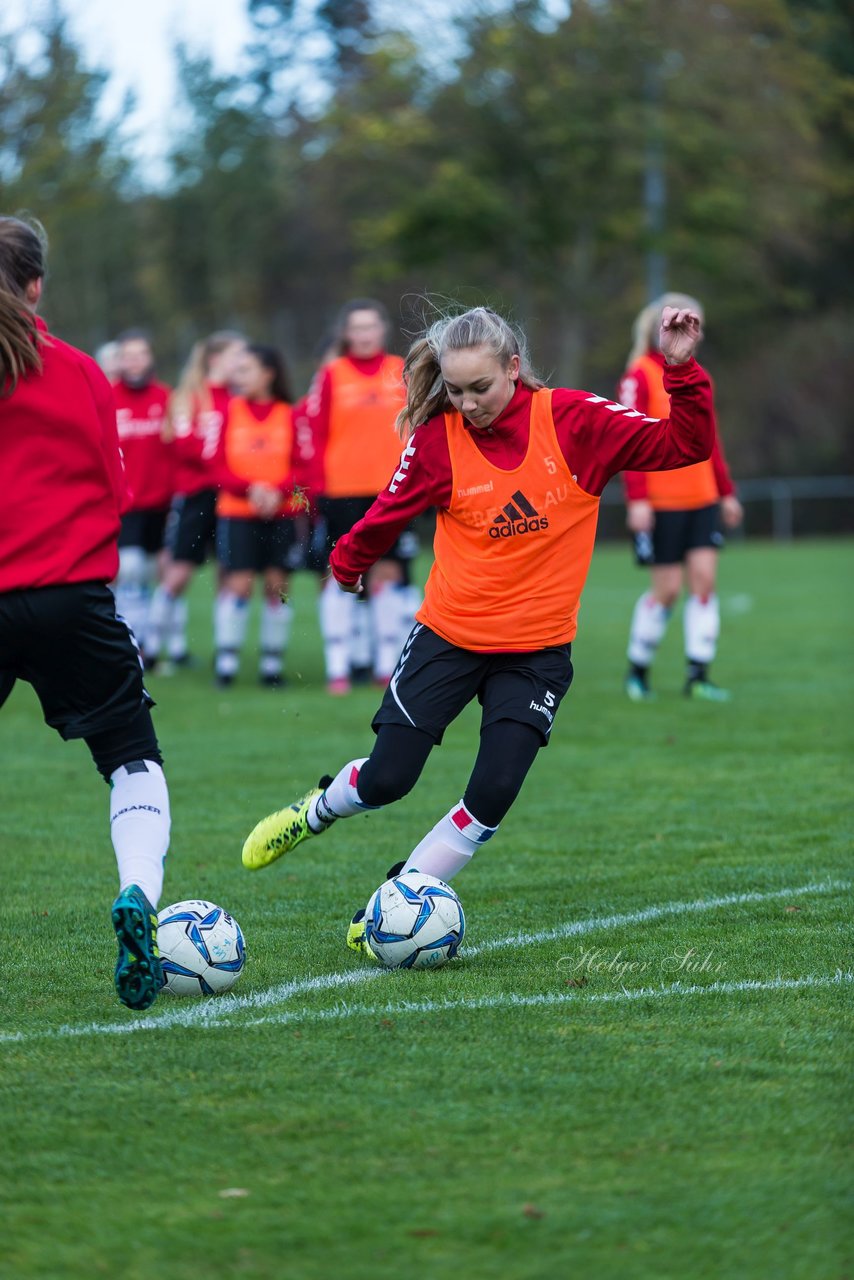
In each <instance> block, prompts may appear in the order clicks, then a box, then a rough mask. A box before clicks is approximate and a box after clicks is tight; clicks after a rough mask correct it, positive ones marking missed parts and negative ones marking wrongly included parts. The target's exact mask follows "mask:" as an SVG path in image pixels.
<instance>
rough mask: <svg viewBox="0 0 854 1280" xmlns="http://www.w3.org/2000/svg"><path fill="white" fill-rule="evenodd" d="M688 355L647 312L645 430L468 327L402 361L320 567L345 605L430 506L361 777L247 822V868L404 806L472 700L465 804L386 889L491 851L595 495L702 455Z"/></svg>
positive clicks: (559, 683)
mask: <svg viewBox="0 0 854 1280" xmlns="http://www.w3.org/2000/svg"><path fill="white" fill-rule="evenodd" d="M699 337H700V321H699V318H698V317H697V316H696V315H694V314H693V313H692V312H691V311H690V310H688V309H681V310H676V309H669V308H668V309H666V310H665V311H664V315H663V318H662V333H661V350H662V352H663V354H664V356H665V359H666V360H667V364H668V368H667V370H666V372H665V385H666V387H667V389H668V391H669V392H670V394H671V396H672V416H671V417H670V418H669V420H664V421H660V422H650V421H645V420H644V419H643V418H641V416H640V415H639V414H633V413H630V412H628V411H627V410H625V409H624V408H623V407H622V406H621V405H616V404H609V403H608V402H607V401H603V399H602V397H601V396H595V395H589V394H588V393H587V392H586V391H570V390H566V389H562V388H558V389H556V390H554V391H551V390H549V389H548V388H546V387H545V386H544V385H543V383H542V382H541V381H540V379H539V378H537V377H536V375H535V374H534V373H533V371H532V369H531V366H530V363H529V360H528V355H527V351H526V346H525V340H524V336H523V335H522V334H521V333H519V332H518V331H516V330H514V329H513V328H512V327H511V326H510V325H509V324H508V323H507V322H506V321H505V320H503V319H502V318H501V317H500V316H498V315H496V313H495V312H494V311H490V310H489V309H488V308H485V307H477V308H475V309H473V310H471V311H468V312H466V313H464V314H463V315H460V316H456V317H454V318H450V319H443V320H440V321H437V323H436V324H435V325H433V326H432V327H431V329H430V330H429V331H428V333H427V334H426V336H425V337H424V338H422V339H420V340H419V341H417V342H416V343H415V344H414V345H413V347H412V349H411V350H410V352H409V355H408V357H407V363H406V385H407V405H406V408H405V411H404V412H403V413H402V414H401V418H400V424H401V430H402V431H404V432H406V433H407V435H408V443H407V445H406V448H405V450H404V452H403V456H402V458H401V462H400V466H399V467H398V469H397V471H396V472H395V474H394V475H393V477H392V479H391V481H390V482H389V484H388V486H387V488H386V489H385V490H384V491H383V492H382V493H381V494H380V495H379V497H378V498H377V500H376V502H375V503H374V504H373V505H372V506H371V508H370V510H369V511H368V513H367V515H366V516H365V517H364V518H363V519H362V520H360V521H359V522H358V524H356V525H355V526H354V528H353V529H352V530H351V531H350V532H349V533H348V534H345V535H344V536H343V537H341V538H340V539H339V541H338V543H337V545H336V546H335V548H334V550H333V552H332V556H331V558H330V565H331V569H332V572H333V574H334V575H335V577H336V579H337V581H338V582H339V583H340V584H341V586H342V588H343V590H345V591H350V592H353V591H357V590H358V589H359V586H360V584H361V581H362V577H363V575H364V574H365V573H366V572H367V571H368V569H369V568H370V567H371V565H373V564H375V563H376V561H377V560H378V559H379V558H380V557H381V556H382V555H383V554H384V553H385V552H386V550H387V549H388V548H389V547H390V546H392V545H393V543H394V540H395V539H396V538H397V537H398V536H399V534H400V532H401V531H402V530H403V529H404V528H405V527H406V526H407V524H408V523H409V521H410V520H411V519H413V517H415V516H417V515H418V514H419V513H420V512H422V511H425V510H426V509H427V508H428V507H431V506H435V507H437V508H438V518H437V526H436V537H435V543H434V551H435V560H434V564H433V568H432V570H431V572H430V577H429V579H428V582H427V587H426V591H425V598H424V604H423V605H422V607H421V608H420V609H419V611H418V621H417V623H416V625H415V627H414V628H413V630H412V632H411V634H410V636H409V638H408V640H407V641H406V644H405V646H404V649H403V652H402V654H401V656H400V660H399V662H398V664H397V667H396V669H395V672H394V675H393V677H392V680H391V683H390V685H389V687H388V689H387V690H386V693H385V696H384V698H383V701H382V705H381V706H380V708H379V710H378V711H377V713H376V715H375V716H374V720H373V726H372V727H373V729H374V731H375V733H376V735H377V736H376V742H375V744H374V749H373V751H372V752H371V755H370V757H368V758H367V759H358V760H351V761H349V763H347V764H346V765H345V766H344V767H343V768H342V769H340V770H339V772H338V774H337V775H336V776H335V777H334V778H331V777H327V778H323V779H321V782H320V785H319V786H318V788H317V789H315V790H313V791H311V792H309V793H308V795H306V796H304V797H303V798H302V800H299V801H297V802H296V803H295V804H293V805H291V806H290V808H287V809H283V810H282V811H281V812H279V813H275V814H272V815H271V816H270V817H268V818H265V819H263V820H262V821H261V822H260V823H259V824H258V825H257V826H256V828H255V829H254V831H252V833H251V834H250V835H249V837H248V838H247V840H246V842H245V844H244V846H243V863H244V866H246V867H248V868H249V869H252V870H254V869H257V868H260V867H264V866H267V865H269V864H270V863H271V862H273V861H275V860H276V858H279V857H281V855H282V854H284V853H287V852H288V851H289V850H291V849H293V848H295V847H296V845H298V844H299V843H300V841H301V840H304V839H305V838H306V837H307V836H312V835H319V834H321V832H323V831H326V830H327V828H328V827H329V826H331V825H332V824H333V823H334V822H336V821H337V820H338V819H339V818H347V817H351V816H352V815H354V814H357V813H364V812H365V811H366V810H368V809H376V808H379V807H381V806H383V805H386V804H390V803H392V802H393V801H395V800H399V799H400V798H401V797H402V796H404V795H406V794H407V792H409V791H410V790H411V789H412V787H413V786H414V785H415V783H416V781H417V780H418V777H419V775H420V774H421V771H422V769H423V768H424V765H425V763H426V761H427V757H428V756H429V754H430V752H431V750H432V749H433V747H434V746H435V745H436V744H438V743H440V742H441V741H442V737H443V734H444V732H445V729H446V728H447V726H448V725H449V724H450V723H451V721H452V720H454V719H455V718H456V717H457V716H458V715H459V714H460V712H461V711H462V710H463V708H464V707H465V706H466V705H467V704H468V703H470V702H471V701H473V700H474V699H475V698H477V699H478V701H479V702H480V704H481V706H482V709H483V711H482V717H481V730H480V745H479V749H478V753H477V759H476V761H475V765H474V770H473V772H472V774H471V777H470V779H469V782H468V786H467V788H466V791H465V794H464V795H463V797H462V799H461V800H460V801H458V803H457V804H455V805H453V807H452V808H451V809H450V811H449V812H448V813H447V814H445V816H444V817H443V818H441V819H440V820H439V822H438V823H437V824H436V826H435V827H434V828H433V829H432V831H430V832H429V833H428V834H427V835H426V836H425V837H424V839H423V840H422V841H421V842H420V844H418V845H417V847H416V848H415V849H414V850H413V852H412V853H411V854H410V855H409V858H408V860H407V861H406V863H405V865H404V866H403V867H402V870H403V871H410V870H416V869H417V870H418V871H421V872H422V873H424V874H426V875H433V876H438V877H439V879H441V880H446V881H447V880H450V879H451V878H452V877H453V876H454V875H456V874H457V872H459V871H460V870H461V869H462V868H463V867H464V866H466V864H467V863H468V862H469V860H470V859H471V857H472V855H473V854H474V853H475V852H476V850H477V849H478V848H479V847H480V846H481V845H482V844H484V843H485V842H486V841H487V840H489V839H490V838H491V837H492V836H493V835H494V834H495V832H496V830H497V828H498V824H499V823H500V822H501V821H502V819H503V818H504V815H505V814H506V813H507V811H508V809H509V808H510V806H511V805H512V803H513V801H514V800H515V799H516V796H517V795H518V794H519V791H520V789H521V786H522V783H523V782H524V780H525V777H526V775H527V773H528V770H529V769H530V767H531V765H532V764H533V762H534V760H535V758H536V756H537V753H538V751H539V750H540V748H541V747H543V746H545V745H546V744H547V743H548V741H549V736H550V734H551V730H552V726H553V723H554V718H555V716H556V715H557V711H558V708H559V706H560V704H561V701H562V699H563V697H564V695H565V694H566V692H567V690H568V689H569V686H570V682H571V680H572V661H571V641H572V640H573V638H574V636H575V631H576V617H577V613H578V605H579V601H580V597H581V592H582V589H583V587H584V582H585V579H586V576H587V570H588V567H589V564H590V558H591V556H592V554H593V543H594V539H595V536H596V522H597V516H598V510H599V495H600V494H601V492H602V490H603V488H604V487H605V485H606V484H607V482H608V480H609V479H610V478H611V476H613V475H615V474H616V473H617V472H619V471H622V470H624V469H625V468H627V467H632V468H635V469H639V468H646V467H648V468H650V469H652V468H656V469H659V468H662V467H681V466H685V465H687V464H689V463H694V462H697V461H699V460H700V459H702V458H706V457H708V456H709V454H710V452H711V449H712V445H713V442H714V416H713V411H712V397H711V387H710V385H709V380H708V377H707V375H706V374H705V373H704V371H703V370H702V369H701V368H700V367H699V365H697V364H696V362H695V361H694V360H693V359H692V356H693V352H694V349H695V348H696V345H697V343H698V341H699ZM400 870H401V868H399V867H397V868H394V869H393V871H392V873H391V874H398V872H399V871H400ZM363 916H364V912H360V913H357V914H356V917H354V920H353V921H352V923H351V925H350V930H349V933H348V945H350V946H351V947H352V948H353V949H354V950H364V948H365V945H366V944H365V942H364V921H363V919H362V917H363Z"/></svg>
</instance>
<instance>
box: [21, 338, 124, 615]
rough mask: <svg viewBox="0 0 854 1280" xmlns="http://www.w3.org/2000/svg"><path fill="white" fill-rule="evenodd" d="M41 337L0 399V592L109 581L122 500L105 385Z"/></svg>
mask: <svg viewBox="0 0 854 1280" xmlns="http://www.w3.org/2000/svg"><path fill="white" fill-rule="evenodd" d="M36 324H37V325H38V328H39V332H40V333H42V334H44V335H45V342H44V345H43V346H42V348H41V356H42V362H43V368H42V372H41V373H40V374H38V373H35V372H32V373H29V374H27V375H26V376H25V377H23V378H21V379H20V380H19V381H18V385H17V387H16V388H15V390H14V391H13V392H12V394H11V396H7V397H4V398H0V493H2V495H3V497H2V501H0V591H16V590H19V589H22V588H27V587H47V586H58V585H60V584H63V583H71V582H111V581H112V579H113V578H114V577H115V576H116V573H117V572H118V567H119V557H118V551H117V549H116V537H117V535H118V531H119V523H120V521H119V517H120V515H121V512H122V511H123V510H124V508H125V505H126V497H127V493H126V487H125V478H124V473H123V470H122V459H121V453H120V451H119V441H118V435H117V433H116V409H115V405H114V403H113V395H112V392H111V390H110V384H109V383H108V382H107V379H106V378H105V377H104V375H103V373H102V372H101V370H100V369H99V368H98V366H97V364H96V363H95V361H94V360H92V359H91V358H90V357H89V356H87V355H84V354H83V352H82V351H78V350H77V349H76V348H75V347H71V346H69V345H68V344H67V343H65V342H61V341H60V340H59V339H58V338H54V337H52V336H51V337H48V336H47V329H46V325H45V324H44V322H43V321H42V320H41V319H40V318H37V319H36Z"/></svg>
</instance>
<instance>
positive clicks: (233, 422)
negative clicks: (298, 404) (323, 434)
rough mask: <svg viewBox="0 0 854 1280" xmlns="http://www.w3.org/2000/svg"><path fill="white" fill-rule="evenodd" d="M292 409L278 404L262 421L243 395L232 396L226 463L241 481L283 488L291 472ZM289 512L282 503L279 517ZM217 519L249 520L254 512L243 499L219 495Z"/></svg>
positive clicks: (231, 494)
mask: <svg viewBox="0 0 854 1280" xmlns="http://www.w3.org/2000/svg"><path fill="white" fill-rule="evenodd" d="M291 416H292V415H291V406H290V405H288V404H282V402H281V401H278V402H277V403H276V404H274V405H273V407H272V409H271V410H270V412H269V413H268V414H267V416H266V418H264V420H263V421H262V422H259V421H258V419H257V418H256V417H255V416H254V414H253V413H252V410H251V409H250V407H249V405H248V404H247V402H246V400H244V399H243V397H242V396H235V398H234V399H233V400H232V401H231V402H230V404H229V406H228V418H227V420H226V423H225V427H224V428H223V430H224V431H225V462H226V466H227V467H228V469H229V471H233V472H234V474H235V475H236V476H239V477H240V479H241V480H248V481H250V482H251V483H260V484H269V485H273V486H274V487H276V486H280V485H284V484H285V482H286V481H287V479H288V476H289V475H290V471H291V448H292V443H293V430H292V426H291ZM291 511H292V506H291V504H290V503H289V502H286V503H283V504H282V507H281V510H280V511H279V513H278V514H279V515H288V514H290V513H291ZM216 512H217V515H219V516H239V517H241V518H243V519H251V518H253V517H254V516H255V515H256V514H257V513H256V512H255V510H254V508H253V507H252V506H250V504H249V502H248V501H247V500H246V498H239V497H237V495H236V494H233V493H224V492H221V493H220V494H219V496H218V498H217V500H216Z"/></svg>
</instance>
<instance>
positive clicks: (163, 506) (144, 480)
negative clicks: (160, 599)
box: [113, 329, 174, 646]
mask: <svg viewBox="0 0 854 1280" xmlns="http://www.w3.org/2000/svg"><path fill="white" fill-rule="evenodd" d="M118 343H119V378H118V381H117V382H114V383H113V398H114V400H115V404H116V424H117V426H118V433H119V445H120V447H121V451H122V457H123V459H124V466H125V475H126V477H127V485H128V491H129V495H130V497H129V507H128V509H127V511H126V512H125V514H124V515H123V516H122V528H121V532H120V534H119V574H118V577H117V579H116V583H115V588H114V590H115V593H116V603H117V606H118V611H119V613H120V614H121V616H122V617H123V618H124V619H125V620H126V622H127V624H128V626H129V627H130V629H131V631H133V633H134V635H135V636H136V638H137V641H138V642H139V644H140V646H143V645H144V642H145V630H146V625H147V621H148V607H149V604H150V601H151V593H152V590H153V588H154V585H155V583H156V581H157V570H158V557H159V555H160V552H161V551H162V550H163V534H164V530H165V527H166V516H167V515H168V512H169V503H170V502H171V500H172V487H173V483H174V469H173V459H172V451H171V449H170V447H169V445H167V444H165V443H164V441H163V438H162V436H163V424H164V421H165V420H166V417H167V411H168V407H169V397H170V394H171V392H170V390H169V388H168V387H167V386H166V385H165V384H164V383H162V382H158V381H157V379H156V378H155V376H154V354H153V352H152V349H151V342H150V341H149V339H148V337H147V335H146V334H145V333H143V332H142V331H141V330H138V329H134V330H129V331H128V332H126V333H124V334H122V335H121V336H120V338H119V339H118Z"/></svg>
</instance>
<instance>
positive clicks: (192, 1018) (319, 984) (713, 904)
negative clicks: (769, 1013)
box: [0, 880, 852, 1044]
mask: <svg viewBox="0 0 854 1280" xmlns="http://www.w3.org/2000/svg"><path fill="white" fill-rule="evenodd" d="M851 887H852V886H851V881H850V880H820V881H817V882H815V883H812V884H805V885H798V886H796V887H790V888H785V889H772V890H770V891H768V892H765V893H761V892H758V891H756V892H749V893H732V894H726V895H724V896H721V897H716V898H698V899H695V900H694V901H691V902H666V903H663V904H661V905H660V906H654V907H644V908H642V909H641V910H640V911H629V912H625V913H623V914H621V915H609V916H593V917H591V918H588V919H587V920H572V921H569V922H567V923H566V924H563V925H559V926H557V927H556V928H554V929H545V930H542V931H541V932H539V933H514V934H510V935H508V936H507V937H504V938H495V939H493V940H492V941H490V942H484V943H481V944H480V946H476V947H463V948H462V949H461V951H460V955H461V956H462V957H464V958H467V957H472V956H477V955H482V954H484V953H486V952H491V951H498V950H503V949H505V948H507V947H520V946H532V945H535V944H537V943H540V942H551V941H557V940H560V939H564V938H573V937H579V936H580V935H583V934H587V933H593V932H595V931H596V930H598V929H616V928H621V927H622V926H624V925H633V924H645V923H647V922H649V921H651V920H659V919H662V918H663V917H666V916H675V915H684V914H686V913H697V912H701V911H714V910H717V909H718V908H720V907H731V906H741V905H744V904H746V903H751V902H767V901H770V900H772V899H774V898H786V897H794V896H796V895H801V894H808V893H810V894H816V893H834V892H836V891H837V890H846V889H850V888H851ZM387 972H388V971H387V970H384V969H380V968H366V969H348V970H345V971H343V972H341V973H325V974H318V975H317V976H315V977H313V978H298V979H295V980H294V981H292V982H284V983H279V984H277V985H276V986H274V987H269V988H267V990H266V991H254V992H251V993H250V994H249V995H245V996H228V995H227V996H220V997H219V998H218V999H217V1000H200V1001H197V1002H193V1003H192V1004H183V1003H181V1004H180V1005H179V1006H178V1007H177V1008H174V1009H166V1010H163V1009H162V1005H160V1006H159V1009H158V1012H157V1013H155V1014H152V1015H151V1016H150V1017H138V1018H133V1019H132V1020H130V1021H128V1022H90V1023H83V1024H81V1025H79V1026H71V1025H64V1026H61V1027H57V1028H46V1029H44V1030H40V1031H3V1032H0V1044H9V1043H19V1042H21V1041H28V1040H35V1039H42V1038H54V1037H58V1036H61V1037H73V1036H86V1035H125V1034H128V1033H131V1032H136V1031H156V1030H159V1029H161V1028H168V1027H176V1026H177V1027H193V1026H202V1027H208V1026H222V1025H223V1024H224V1023H226V1022H227V1021H228V1020H229V1018H230V1017H231V1015H232V1014H236V1013H241V1012H243V1011H244V1010H247V1009H263V1008H269V1007H270V1006H271V1005H272V1006H275V1005H280V1004H285V1003H286V1002H287V1001H289V1000H292V999H294V998H295V997H296V996H301V995H306V994H308V993H309V992H315V991H331V990H334V989H335V988H336V987H350V986H358V985H361V984H362V983H363V982H371V981H376V980H377V979H379V978H383V977H385V976H386V974H387ZM710 989H712V988H711V987H709V988H707V987H702V988H701V990H703V991H705V990H710ZM167 998H168V997H165V996H164V997H161V1000H163V1001H165V1000H166V999H167ZM502 998H503V999H505V1000H506V999H507V997H502ZM588 999H592V997H588ZM477 1007H479V1006H478V1005H477V1003H473V1004H472V1008H477ZM240 1025H241V1026H249V1025H255V1024H254V1023H249V1022H241V1023H240Z"/></svg>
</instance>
